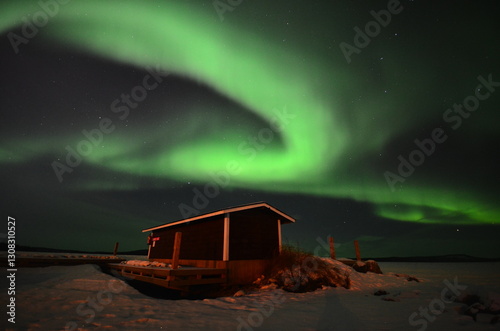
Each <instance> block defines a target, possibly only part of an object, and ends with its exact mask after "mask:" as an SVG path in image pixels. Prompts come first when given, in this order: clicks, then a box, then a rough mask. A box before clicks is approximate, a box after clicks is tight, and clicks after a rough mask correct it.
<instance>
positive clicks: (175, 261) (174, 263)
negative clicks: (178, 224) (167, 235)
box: [172, 232, 182, 269]
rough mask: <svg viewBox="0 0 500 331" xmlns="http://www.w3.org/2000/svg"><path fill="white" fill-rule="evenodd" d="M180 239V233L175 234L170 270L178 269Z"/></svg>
mask: <svg viewBox="0 0 500 331" xmlns="http://www.w3.org/2000/svg"><path fill="white" fill-rule="evenodd" d="M181 239H182V232H176V233H175V239H174V253H173V255H172V269H177V268H178V267H179V253H180V251H181Z"/></svg>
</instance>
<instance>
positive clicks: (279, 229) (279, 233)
mask: <svg viewBox="0 0 500 331" xmlns="http://www.w3.org/2000/svg"><path fill="white" fill-rule="evenodd" d="M278 245H279V246H278V248H279V253H280V254H281V220H280V219H279V218H278Z"/></svg>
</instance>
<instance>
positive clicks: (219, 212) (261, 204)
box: [142, 202, 295, 232]
mask: <svg viewBox="0 0 500 331" xmlns="http://www.w3.org/2000/svg"><path fill="white" fill-rule="evenodd" d="M255 208H268V209H270V210H271V211H273V212H274V213H276V214H278V215H280V216H282V217H283V219H281V224H285V223H295V219H294V218H293V217H291V216H289V215H287V214H285V213H284V212H282V211H281V210H279V209H277V208H275V207H273V206H271V205H269V204H268V203H266V202H254V203H250V204H246V205H241V206H235V207H229V208H225V209H221V210H217V211H213V212H210V213H206V214H202V215H198V216H194V217H190V218H185V219H182V220H178V221H174V222H169V223H165V224H161V225H158V226H153V227H151V228H147V229H144V230H142V232H148V231H153V230H158V229H162V228H167V227H170V226H174V225H179V224H183V223H188V222H192V221H196V220H200V219H204V218H209V217H212V216H217V215H222V214H226V213H234V212H237V211H242V210H248V209H255Z"/></svg>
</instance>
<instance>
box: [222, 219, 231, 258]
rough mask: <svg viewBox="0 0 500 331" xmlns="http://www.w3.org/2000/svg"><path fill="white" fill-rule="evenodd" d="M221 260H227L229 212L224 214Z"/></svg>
mask: <svg viewBox="0 0 500 331" xmlns="http://www.w3.org/2000/svg"><path fill="white" fill-rule="evenodd" d="M222 260H223V261H229V213H226V215H225V216H224V248H223V252H222Z"/></svg>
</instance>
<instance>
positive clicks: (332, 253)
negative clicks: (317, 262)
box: [328, 237, 337, 260]
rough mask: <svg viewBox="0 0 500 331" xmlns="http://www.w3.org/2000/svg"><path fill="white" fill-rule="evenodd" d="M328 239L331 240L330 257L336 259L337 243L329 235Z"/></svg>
mask: <svg viewBox="0 0 500 331" xmlns="http://www.w3.org/2000/svg"><path fill="white" fill-rule="evenodd" d="M328 239H329V241H330V257H331V258H332V260H336V259H337V257H336V256H335V244H334V242H333V237H329V238H328Z"/></svg>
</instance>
